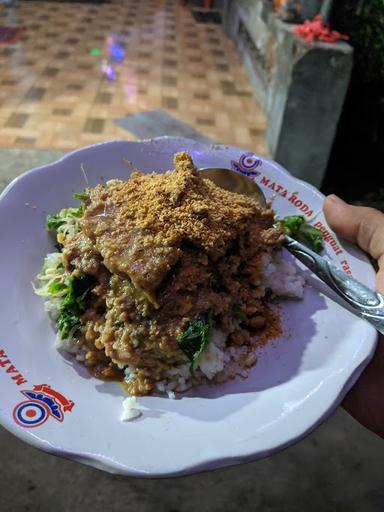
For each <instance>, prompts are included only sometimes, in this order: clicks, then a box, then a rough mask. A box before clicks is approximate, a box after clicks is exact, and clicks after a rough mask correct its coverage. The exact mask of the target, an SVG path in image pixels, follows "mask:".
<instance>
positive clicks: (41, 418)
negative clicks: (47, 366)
mask: <svg viewBox="0 0 384 512" xmlns="http://www.w3.org/2000/svg"><path fill="white" fill-rule="evenodd" d="M20 392H21V393H22V394H23V395H24V396H25V397H26V400H23V401H22V402H20V403H18V404H17V405H16V406H15V407H14V409H13V420H14V421H15V423H17V425H19V426H20V427H24V428H35V427H40V426H41V425H43V424H44V423H45V422H46V421H47V420H48V419H49V418H53V419H55V420H56V421H59V422H60V423H62V422H63V421H64V414H65V413H66V412H70V411H72V409H73V407H74V405H75V403H74V402H73V401H72V400H68V399H67V398H65V397H64V396H63V395H62V394H60V393H58V392H57V391H55V390H54V389H52V388H51V386H49V385H48V384H38V385H36V386H33V389H31V390H28V389H26V390H23V391H20Z"/></svg>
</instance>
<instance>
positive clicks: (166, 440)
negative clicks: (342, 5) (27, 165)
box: [0, 138, 376, 477]
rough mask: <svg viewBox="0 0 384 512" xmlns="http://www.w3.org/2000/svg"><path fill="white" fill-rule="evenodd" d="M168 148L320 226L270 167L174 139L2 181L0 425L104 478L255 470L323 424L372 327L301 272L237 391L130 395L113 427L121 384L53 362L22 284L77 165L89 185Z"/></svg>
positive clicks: (40, 316)
mask: <svg viewBox="0 0 384 512" xmlns="http://www.w3.org/2000/svg"><path fill="white" fill-rule="evenodd" d="M179 150H188V151H190V152H191V154H192V156H193V159H194V162H195V164H196V165H197V166H198V167H208V166H212V167H226V168H228V167H229V168H230V167H232V168H233V169H236V170H238V171H239V172H243V173H248V175H250V176H252V177H253V179H255V180H256V182H257V183H259V184H261V186H262V187H263V190H264V192H265V193H266V195H267V196H271V195H273V194H274V195H275V196H276V197H275V199H274V208H275V210H276V211H277V212H278V213H279V214H280V215H281V216H283V215H288V214H294V213H304V214H306V215H307V216H308V218H314V217H315V215H317V216H316V217H315V219H314V220H313V223H314V224H316V222H317V223H319V222H320V223H321V224H322V225H323V226H324V229H328V228H327V225H326V222H325V220H324V217H323V215H322V213H321V208H322V202H323V197H322V195H321V194H320V193H319V192H318V191H317V190H316V189H314V188H313V187H311V186H309V185H307V184H305V183H303V182H301V181H298V180H296V179H295V178H293V177H292V176H290V175H289V174H288V173H287V172H286V171H284V170H283V169H282V168H281V167H280V166H278V165H277V164H276V163H274V162H271V161H269V160H266V159H263V158H259V157H258V156H256V155H254V154H253V153H247V152H246V151H244V150H242V149H238V148H233V147H225V146H212V147H206V146H203V145H201V144H198V143H195V142H193V141H191V140H187V139H178V138H160V139H155V140H151V141H143V142H125V141H117V142H107V143H105V144H99V145H96V146H91V147H88V148H84V149H81V150H79V151H75V152H74V153H70V154H69V155H67V156H66V157H64V158H63V159H62V160H60V161H58V162H56V163H53V164H51V165H48V166H45V167H41V168H39V169H34V170H32V171H30V172H27V173H26V174H24V175H23V176H21V177H19V178H17V179H16V180H14V181H13V182H12V183H11V184H10V185H9V186H8V187H7V188H6V190H5V191H4V192H3V194H2V196H1V200H0V247H1V251H0V258H1V289H0V299H1V308H0V325H1V335H0V384H1V397H0V421H1V423H2V425H3V426H4V427H5V428H7V429H8V430H9V431H11V432H12V433H13V434H15V435H16V436H18V437H19V438H21V439H22V440H24V441H26V442H27V443H29V444H32V445H34V446H36V447H38V448H41V449H42V450H45V451H48V452H51V453H54V454H56V455H60V456H63V457H68V458H70V459H74V460H77V461H80V462H83V463H86V464H89V465H92V466H95V467H98V468H101V469H104V470H107V471H110V472H114V473H120V474H124V475H134V476H147V477H154V476H170V475H181V474H188V473H193V472H196V471H200V470H207V469H213V468H218V467H222V466H227V465H230V464H236V463H239V462H245V461H250V460H255V459H257V458H260V457H264V456H266V455H270V454H272V453H274V452H276V451H277V450H279V449H281V448H283V447H285V446H287V445H289V444H291V443H293V442H295V441H297V440H299V439H300V438H302V437H303V436H304V435H305V434H307V433H308V432H309V431H310V430H312V429H313V428H314V427H315V426H316V425H318V424H319V423H320V422H321V421H323V420H324V419H325V418H326V417H327V416H328V415H329V414H330V413H331V412H332V411H333V409H334V408H335V407H336V406H337V405H338V403H339V402H340V401H341V399H342V398H343V396H344V395H345V393H346V392H347V390H348V389H349V388H350V387H351V385H352V384H353V383H354V382H355V380H356V379H357V378H358V376H359V375H360V373H361V371H362V370H363V368H364V367H365V365H366V364H367V363H368V361H369V359H370V357H371V356H372V354H373V351H374V347H375V340H376V334H375V331H374V329H373V328H372V327H370V326H369V325H368V324H367V323H365V322H364V321H362V320H360V319H358V318H356V317H355V316H353V315H352V314H351V313H349V312H348V311H346V310H345V309H343V308H342V307H341V306H339V305H338V304H337V303H335V302H333V301H332V300H331V299H330V298H328V296H327V294H328V292H327V291H326V287H324V286H322V285H321V283H319V281H317V280H316V279H314V278H312V277H311V275H310V273H309V272H306V274H307V276H308V286H307V287H306V292H305V297H304V300H303V301H288V302H285V303H284V304H283V306H282V316H283V323H284V334H283V336H282V337H281V339H279V340H277V341H276V342H275V343H273V344H270V345H269V346H267V347H266V348H265V349H264V350H263V351H262V353H261V354H260V357H259V361H258V363H257V365H256V366H255V368H254V369H253V371H252V373H251V375H250V377H249V378H248V379H247V380H236V381H234V382H230V383H227V384H224V385H220V386H211V387H210V386H206V387H201V388H198V389H196V390H194V391H193V392H190V393H188V394H187V395H184V396H181V397H180V398H179V399H176V400H170V399H166V398H161V397H145V398H141V399H139V403H140V404H141V405H142V406H143V408H144V411H143V414H142V416H141V417H140V418H139V419H137V420H135V421H132V422H125V423H123V422H121V421H120V414H121V403H122V400H123V398H124V395H123V393H122V390H121V388H120V386H119V385H118V384H115V383H103V382H101V381H98V380H96V379H94V378H90V377H89V375H88V374H87V372H86V371H85V370H84V368H82V367H81V366H79V365H77V364H74V363H73V362H72V361H71V360H70V359H68V358H67V359H66V358H64V357H63V355H61V354H59V353H58V352H57V351H56V349H55V347H54V339H55V335H54V332H53V330H52V326H51V324H50V322H49V320H48V318H47V315H46V314H45V312H44V307H43V301H42V299H40V298H39V297H37V296H35V295H34V293H33V290H32V286H31V281H32V279H33V278H34V276H35V275H36V274H37V273H38V271H39V270H40V268H41V265H42V261H43V258H44V256H45V255H46V253H47V252H52V250H53V242H52V240H51V239H50V237H49V236H48V234H47V232H46V231H45V229H44V222H45V217H46V214H47V213H53V212H56V211H57V210H59V209H61V208H63V207H66V206H68V205H74V204H75V203H74V201H73V200H72V193H73V192H74V191H79V190H82V189H83V188H84V185H85V183H84V176H83V173H82V171H81V166H82V167H83V168H84V170H85V172H86V175H87V177H88V180H89V183H90V185H91V186H94V185H96V183H99V182H101V181H105V180H107V179H110V178H115V177H117V178H127V176H128V175H129V173H130V171H131V170H132V169H133V168H138V169H141V170H143V171H145V172H146V171H154V170H156V171H165V170H167V169H170V168H172V166H173V165H172V157H173V154H174V153H175V152H176V151H179ZM311 212H312V213H311ZM329 237H331V238H329ZM329 237H327V238H328V242H327V244H326V246H327V247H326V253H327V254H328V255H329V257H330V258H332V259H333V260H334V261H335V262H336V263H338V264H339V265H341V266H343V267H344V268H345V269H347V270H348V271H351V272H352V273H353V275H354V276H355V277H357V278H358V279H360V280H361V281H363V282H364V283H365V284H367V285H369V286H373V285H374V271H373V269H372V268H371V266H370V264H369V263H368V261H367V259H366V258H365V256H363V254H362V253H361V252H360V251H358V250H357V249H355V248H353V247H351V246H349V245H348V246H347V245H346V244H344V243H341V242H340V241H338V240H337V239H336V237H335V235H333V234H332V233H329Z"/></svg>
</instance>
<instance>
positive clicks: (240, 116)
mask: <svg viewBox="0 0 384 512" xmlns="http://www.w3.org/2000/svg"><path fill="white" fill-rule="evenodd" d="M1 25H3V26H11V25H17V26H24V27H26V29H27V30H26V32H25V34H24V37H23V38H22V40H21V42H20V43H18V44H17V45H4V44H3V45H0V146H3V147H32V148H49V149H60V150H66V149H73V148H76V147H79V146H84V145H87V144H92V143H95V142H99V141H102V140H110V139H116V138H125V139H132V140H133V139H135V136H134V135H133V134H131V133H129V132H127V131H125V130H124V129H122V128H119V127H118V126H116V125H115V123H114V122H113V119H115V118H119V117H125V116H127V115H130V114H135V113H138V112H143V111H148V110H154V109H164V110H166V111H167V112H168V113H169V114H171V115H173V116H174V117H176V118H178V119H180V120H182V121H184V122H186V123H188V124H190V125H191V126H193V127H194V128H195V129H196V130H198V131H199V132H201V133H203V134H204V135H207V136H208V137H211V138H213V139H215V140H217V141H219V142H222V143H226V144H234V145H239V146H243V147H246V148H249V149H252V150H253V151H255V152H259V153H262V154H265V153H266V152H267V149H266V144H265V138H264V135H265V118H264V116H263V113H262V111H261V108H260V106H259V105H258V103H257V102H256V100H255V99H254V97H253V96H252V94H251V88H250V85H249V83H248V80H247V78H246V76H245V73H244V71H243V69H242V66H241V63H240V60H239V58H238V56H237V53H236V50H235V48H234V46H233V44H232V42H231V41H230V40H229V39H228V38H227V37H226V36H225V35H224V33H223V30H222V28H221V27H220V26H218V25H213V24H199V23H196V21H195V20H194V18H193V17H192V15H191V14H190V12H189V10H188V9H187V8H186V7H183V6H181V5H180V3H179V2H178V1H177V0H142V1H136V0H113V1H112V2H111V3H109V4H104V5H100V6H98V5H90V4H80V3H75V4H73V3H61V2H40V1H28V0H19V3H18V5H17V6H16V7H8V8H7V7H5V6H0V26H1ZM111 36H112V37H116V36H117V37H119V38H120V39H121V40H122V42H123V44H124V46H125V57H124V59H123V61H122V62H121V63H114V69H115V72H116V78H115V80H113V81H110V80H108V78H107V77H106V76H105V74H104V73H103V71H102V67H103V62H104V63H105V59H106V58H107V57H108V49H107V48H108V38H110V37H111ZM97 48H99V49H100V50H101V52H100V55H95V53H96V54H97V51H95V49H97ZM92 49H93V51H92Z"/></svg>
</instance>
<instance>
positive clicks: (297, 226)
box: [276, 215, 324, 253]
mask: <svg viewBox="0 0 384 512" xmlns="http://www.w3.org/2000/svg"><path fill="white" fill-rule="evenodd" d="M276 226H277V227H279V228H281V229H282V230H283V231H284V233H285V234H286V235H288V236H290V237H292V238H294V239H295V240H297V241H298V242H301V243H302V244H304V245H306V246H307V247H309V248H310V249H312V250H313V251H315V252H317V253H320V252H321V251H322V250H323V248H324V244H323V234H322V232H321V231H320V229H317V228H314V227H313V226H311V225H310V224H308V222H307V221H306V219H305V218H304V217H303V216H302V215H288V216H287V217H284V218H283V219H281V220H278V221H277V222H276Z"/></svg>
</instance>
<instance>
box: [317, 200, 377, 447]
mask: <svg viewBox="0 0 384 512" xmlns="http://www.w3.org/2000/svg"><path fill="white" fill-rule="evenodd" d="M324 214H325V217H326V219H327V222H328V224H329V226H330V227H331V228H332V229H333V230H334V231H335V233H337V235H339V236H340V237H342V238H345V240H348V241H350V242H352V243H354V244H356V245H358V246H359V247H360V248H361V249H362V250H363V251H365V252H367V253H368V254H369V255H370V256H371V257H372V258H373V259H375V260H376V261H377V264H378V272H377V275H376V290H377V291H378V292H381V293H384V214H383V213H381V212H379V211H378V210H374V209H373V208H366V207H362V206H352V205H350V204H347V203H345V202H344V201H342V200H341V199H340V198H338V197H337V196H334V195H330V196H328V197H327V198H326V199H325V202H324ZM342 406H343V407H344V409H345V410H346V411H348V412H349V414H351V416H353V417H354V418H355V419H356V420H357V421H358V422H359V423H361V424H362V425H364V426H365V427H366V428H368V429H369V430H371V431H372V432H375V433H376V434H377V435H379V436H381V437H382V438H384V336H380V338H379V341H378V344H377V348H376V352H375V355H374V357H373V359H372V361H371V362H370V363H369V365H368V366H367V367H366V369H365V370H364V371H363V373H362V374H361V376H360V378H359V380H358V381H357V382H356V384H355V385H354V386H353V388H352V389H351V390H350V391H349V393H348V394H347V396H346V397H345V399H344V401H343V403H342Z"/></svg>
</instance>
